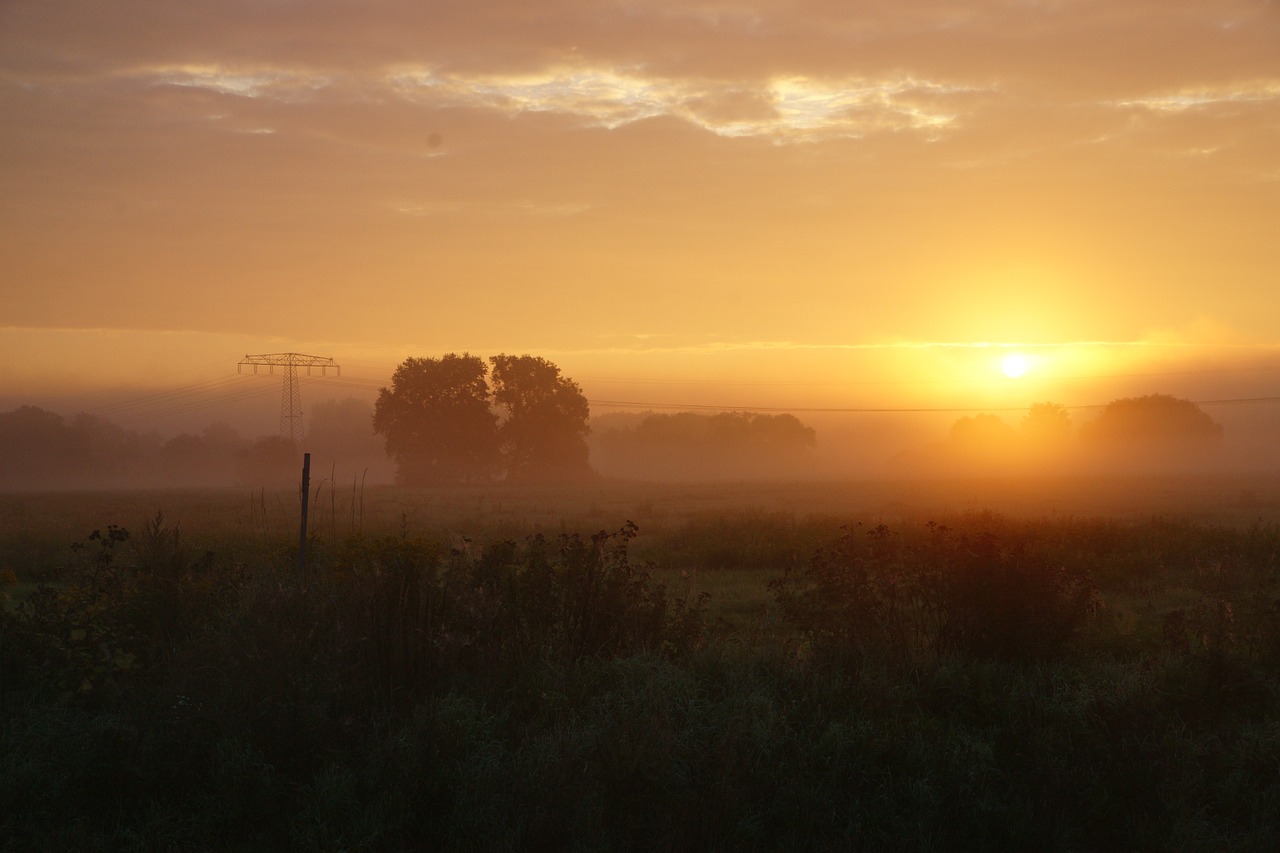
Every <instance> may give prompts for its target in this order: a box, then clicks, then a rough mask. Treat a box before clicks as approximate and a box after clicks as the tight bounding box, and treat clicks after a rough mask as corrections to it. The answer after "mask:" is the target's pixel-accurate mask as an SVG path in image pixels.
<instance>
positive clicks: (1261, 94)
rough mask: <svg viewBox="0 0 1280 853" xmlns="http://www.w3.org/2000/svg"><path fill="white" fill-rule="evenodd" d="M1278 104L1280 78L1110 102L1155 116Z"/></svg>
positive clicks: (1187, 89) (1188, 89)
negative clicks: (1152, 113)
mask: <svg viewBox="0 0 1280 853" xmlns="http://www.w3.org/2000/svg"><path fill="white" fill-rule="evenodd" d="M1276 101H1280V78H1274V79H1270V80H1252V81H1249V82H1246V83H1234V84H1226V85H1215V86H1191V87H1187V88H1184V89H1180V90H1177V91H1174V92H1164V93H1157V94H1150V95H1144V96H1140V97H1136V98H1126V99H1122V100H1117V101H1114V102H1112V103H1113V104H1114V106H1117V107H1140V108H1143V109H1147V110H1151V111H1152V112H1157V113H1182V112H1187V111H1191V110H1200V109H1204V108H1206V107H1221V106H1233V105H1241V104H1244V105H1253V104H1267V105H1270V104H1274V103H1275V102H1276Z"/></svg>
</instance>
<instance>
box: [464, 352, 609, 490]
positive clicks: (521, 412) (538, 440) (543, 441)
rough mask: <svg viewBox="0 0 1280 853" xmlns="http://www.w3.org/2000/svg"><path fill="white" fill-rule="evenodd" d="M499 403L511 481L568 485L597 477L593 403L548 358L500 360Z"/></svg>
mask: <svg viewBox="0 0 1280 853" xmlns="http://www.w3.org/2000/svg"><path fill="white" fill-rule="evenodd" d="M489 361H490V363H492V364H493V399H494V402H495V403H497V404H498V406H499V407H500V408H501V409H502V410H503V411H504V413H505V415H506V417H505V419H504V420H503V422H502V426H501V427H499V429H498V438H499V443H500V446H501V448H502V458H503V461H504V462H505V464H506V469H507V479H508V480H513V481H526V482H527V481H530V480H563V479H573V478H577V477H582V476H585V475H587V474H589V473H590V472H591V467H590V464H589V462H588V461H587V454H588V451H587V442H586V435H587V433H588V432H589V431H590V428H589V427H588V426H587V420H588V418H589V416H590V411H589V407H588V405H587V398H586V397H584V396H583V395H582V389H581V388H579V387H578V383H576V382H574V381H573V380H572V379H569V378H567V377H564V376H561V375H560V368H559V367H557V366H556V365H554V364H552V363H551V362H549V361H547V360H546V359H545V358H539V357H537V356H531V355H519V356H516V355H495V356H493V357H492V358H490V359H489Z"/></svg>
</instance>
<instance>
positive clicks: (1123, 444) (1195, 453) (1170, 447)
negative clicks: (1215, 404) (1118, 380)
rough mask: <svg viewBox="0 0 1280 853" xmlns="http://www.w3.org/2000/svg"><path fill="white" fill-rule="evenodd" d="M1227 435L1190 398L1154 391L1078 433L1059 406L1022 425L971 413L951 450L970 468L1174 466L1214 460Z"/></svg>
mask: <svg viewBox="0 0 1280 853" xmlns="http://www.w3.org/2000/svg"><path fill="white" fill-rule="evenodd" d="M1222 435H1223V429H1222V426H1221V425H1220V424H1218V423H1217V422H1216V421H1214V420H1213V418H1211V417H1210V416H1209V415H1208V414H1207V413H1205V412H1204V411H1203V410H1202V409H1201V408H1200V407H1199V406H1197V405H1196V404H1195V403H1193V402H1191V401H1190V400H1183V399H1179V398H1177V397H1173V396H1170V395H1167V394H1149V395H1146V396H1142V397H1126V398H1123V399H1118V400H1113V401H1112V402H1110V403H1108V404H1107V405H1106V406H1104V407H1103V408H1102V410H1101V411H1100V412H1099V413H1098V414H1097V416H1096V417H1094V418H1093V419H1092V420H1089V421H1086V422H1085V423H1083V424H1081V425H1080V427H1079V429H1078V430H1076V429H1075V428H1074V425H1073V423H1072V419H1071V415H1070V413H1069V412H1068V411H1067V409H1066V408H1065V407H1063V406H1061V405H1058V404H1056V403H1036V404H1035V405H1033V406H1031V408H1030V409H1029V410H1028V411H1027V413H1026V414H1025V415H1024V416H1023V417H1022V420H1021V423H1020V424H1019V426H1018V427H1014V426H1013V425H1011V424H1009V423H1006V422H1005V421H1004V420H1003V419H1002V418H1000V417H999V416H997V415H993V414H988V413H983V414H977V415H969V416H965V417H962V418H960V419H959V420H957V421H956V422H955V423H954V424H952V426H951V430H950V434H949V436H948V442H947V445H946V450H947V456H948V460H949V461H950V462H953V463H956V462H958V463H960V464H965V465H980V466H983V465H985V466H992V467H1000V466H1004V465H1017V466H1024V465H1028V464H1030V465H1041V466H1050V467H1051V466H1054V465H1058V464H1075V463H1077V462H1086V463H1094V464H1098V465H1102V466H1105V467H1108V468H1113V469H1127V468H1134V469H1161V468H1165V469H1167V468H1183V467H1189V466H1190V467H1194V466H1196V465H1201V464H1204V463H1206V462H1210V461H1212V460H1213V459H1214V458H1215V455H1216V453H1217V451H1218V450H1219V448H1220V447H1221V444H1222Z"/></svg>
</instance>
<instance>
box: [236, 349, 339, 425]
mask: <svg viewBox="0 0 1280 853" xmlns="http://www.w3.org/2000/svg"><path fill="white" fill-rule="evenodd" d="M246 367H252V368H253V372H254V373H255V374H256V373H257V372H258V368H259V367H265V368H267V372H268V373H270V374H274V373H275V372H276V368H277V367H280V368H283V369H284V394H283V395H282V396H281V397H280V435H282V436H284V437H285V438H288V439H289V440H290V441H292V442H293V443H294V444H297V443H298V440H299V439H301V438H302V394H301V393H300V392H299V391H298V368H299V367H305V368H306V369H307V375H308V376H310V375H311V371H312V369H313V368H319V369H320V375H321V376H324V375H325V371H326V370H328V369H329V368H333V369H334V371H335V373H336V375H338V376H341V375H342V368H341V367H340V366H339V365H337V364H334V363H333V359H331V358H325V357H324V356H319V355H304V354H302V353H300V352H269V353H264V354H262V355H246V356H245V357H244V358H242V359H241V360H240V363H239V364H237V365H236V373H243V372H244V369H245V368H246Z"/></svg>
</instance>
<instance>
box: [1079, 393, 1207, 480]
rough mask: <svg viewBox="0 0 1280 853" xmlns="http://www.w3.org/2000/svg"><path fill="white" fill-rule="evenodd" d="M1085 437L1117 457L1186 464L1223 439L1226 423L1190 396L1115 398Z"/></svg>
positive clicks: (1088, 426) (1083, 433)
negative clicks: (1218, 420)
mask: <svg viewBox="0 0 1280 853" xmlns="http://www.w3.org/2000/svg"><path fill="white" fill-rule="evenodd" d="M1081 439H1082V440H1083V441H1084V442H1085V443H1086V444H1087V445H1088V446H1090V447H1092V448H1094V449H1095V450H1100V451H1103V452H1106V453H1108V454H1111V455H1113V456H1114V457H1115V458H1117V459H1129V460H1134V461H1139V462H1144V463H1145V462H1159V463H1167V464H1185V463H1188V462H1194V461H1196V459H1197V458H1198V457H1202V456H1203V455H1204V454H1205V453H1206V452H1208V451H1212V450H1214V449H1216V448H1217V447H1218V446H1219V444H1221V441H1222V426H1221V425H1220V424H1218V423H1217V422H1216V421H1214V419H1213V418H1211V417H1209V415H1208V414H1206V413H1205V412H1204V411H1203V410H1202V409H1201V408H1200V407H1199V406H1197V405H1196V404H1195V403H1193V402H1191V401H1190V400H1180V399H1178V398H1176V397H1171V396H1169V395H1167V394H1149V395H1147V396H1145V397H1127V398H1125V399H1122V400H1113V401H1112V402H1110V403H1108V404H1107V406H1106V408H1104V409H1103V410H1102V412H1101V413H1099V415H1098V417H1097V419H1096V420H1094V421H1093V422H1092V423H1088V424H1085V426H1084V427H1083V428H1082V430H1081Z"/></svg>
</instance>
